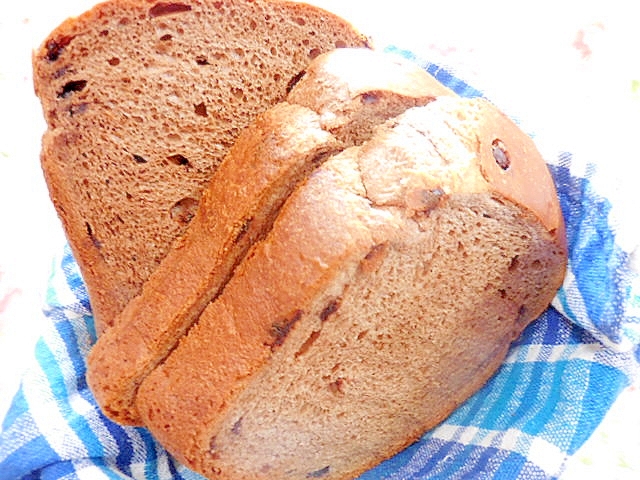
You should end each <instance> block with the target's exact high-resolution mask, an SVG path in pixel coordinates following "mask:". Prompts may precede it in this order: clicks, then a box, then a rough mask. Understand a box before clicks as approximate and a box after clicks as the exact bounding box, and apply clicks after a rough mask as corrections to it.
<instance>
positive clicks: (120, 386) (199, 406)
mask: <svg viewBox="0 0 640 480" xmlns="http://www.w3.org/2000/svg"><path fill="white" fill-rule="evenodd" d="M305 71H306V73H305V74H304V75H302V76H300V78H298V79H297V83H296V84H295V85H292V88H291V91H290V93H289V94H288V96H287V98H286V101H285V102H283V103H281V104H278V105H276V106H274V107H273V108H272V109H269V110H267V111H266V112H264V113H262V114H260V115H258V116H257V117H256V119H255V121H254V122H253V123H252V124H251V125H250V126H248V127H247V129H245V130H244V131H243V133H242V134H241V135H240V136H239V138H238V140H237V142H236V144H235V145H234V146H233V148H232V149H231V150H230V153H229V155H227V157H226V158H225V160H224V161H223V163H222V164H221V166H220V167H219V168H218V170H217V171H216V173H215V174H214V175H213V178H212V181H211V183H210V184H209V186H208V188H207V190H206V191H205V193H204V194H203V197H202V201H201V202H200V205H199V208H198V210H197V212H196V214H195V217H194V219H193V221H192V222H191V224H190V225H189V227H188V228H187V229H186V232H185V234H184V236H183V237H181V238H180V239H179V240H178V241H177V242H176V243H175V244H174V246H173V248H172V249H171V250H170V252H169V254H168V255H167V256H166V258H165V259H164V260H163V261H162V262H161V264H160V266H159V267H158V269H157V270H156V271H155V272H154V274H153V275H151V276H150V277H149V280H148V282H147V283H146V284H145V286H144V288H143V289H142V292H141V294H140V295H139V296H138V297H136V298H135V299H134V300H133V301H131V302H130V303H129V304H128V305H127V307H126V308H125V309H124V311H123V312H122V314H121V315H120V316H118V317H117V319H116V322H115V326H114V327H113V328H112V329H110V330H109V331H107V332H106V333H105V334H104V335H103V336H102V337H101V338H100V339H99V341H98V343H97V344H96V346H95V347H94V350H93V351H92V353H91V356H90V359H89V371H88V380H89V384H90V386H91V388H92V390H93V391H94V393H95V395H96V398H97V399H98V401H99V403H100V404H101V406H102V408H103V409H104V411H105V413H107V414H108V415H110V416H112V418H114V419H116V420H117V421H120V422H122V423H134V424H142V425H145V426H146V427H148V428H149V429H150V430H151V432H152V433H153V435H154V436H155V438H157V439H158V440H159V441H160V442H161V443H162V444H163V445H164V446H165V447H166V448H167V449H168V450H169V451H170V452H171V453H172V454H173V455H175V456H176V457H177V458H178V459H179V460H180V461H181V462H183V463H184V464H185V465H187V466H189V467H190V468H192V469H194V470H195V471H198V472H200V473H202V474H203V475H205V476H207V477H208V478H227V479H232V480H240V479H273V478H277V479H288V478H290V479H305V478H323V479H348V478H353V477H355V476H357V475H358V474H360V473H361V472H363V471H365V470H366V469H368V468H371V467H373V466H374V465H376V464H377V463H379V462H380V461H382V460H384V459H386V458H389V457H390V456H392V455H393V454H395V453H397V452H398V451H400V450H401V449H403V448H405V447H406V446H408V445H409V444H410V443H411V442H413V441H415V440H416V439H417V438H418V437H419V436H420V435H421V434H422V433H424V432H425V431H426V430H428V429H430V428H432V427H434V426H435V425H437V424H438V423H439V422H441V421H442V420H443V419H444V418H446V417H447V416H448V415H449V414H450V413H451V412H452V411H453V410H454V409H455V408H456V407H457V406H458V405H459V404H460V403H462V402H463V401H464V400H465V399H467V398H468V397H469V396H470V395H472V394H473V393H474V392H475V391H477V390H478V389H479V388H480V387H481V386H482V385H483V384H484V383H485V382H486V380H487V379H488V378H489V377H490V376H491V375H492V374H493V373H494V372H495V371H496V369H497V368H498V367H499V365H500V363H501V362H502V360H503V359H504V357H505V355H506V352H507V350H508V348H509V345H510V343H511V342H512V341H513V340H514V339H515V338H516V337H517V336H519V335H520V333H521V332H522V330H523V329H524V328H525V327H526V326H527V325H528V324H529V323H530V322H531V321H532V320H533V319H535V318H536V317H537V316H538V315H539V314H540V313H541V312H542V311H543V310H544V309H545V308H546V307H547V306H548V304H549V302H550V301H551V299H552V298H553V296H554V295H555V292H556V291H557V289H558V287H559V286H560V284H561V282H562V279H563V276H564V271H565V266H566V241H565V232H564V223H563V219H562V214H561V210H560V207H559V203H558V200H557V196H556V192H555V187H554V184H553V181H552V179H551V176H550V174H549V172H548V170H547V167H546V165H545V163H544V161H543V159H542V158H541V156H540V155H539V153H538V152H537V150H536V148H535V145H534V144H533V142H532V140H531V139H530V138H529V137H528V136H527V135H525V134H524V133H523V132H522V131H520V130H519V128H518V127H517V126H516V125H515V124H514V123H513V122H512V121H511V120H510V119H508V118H507V117H506V116H505V115H504V114H502V113H501V112H500V111H498V110H497V109H496V108H495V107H494V106H493V105H492V104H490V103H489V102H487V101H485V100H483V99H473V100H470V99H461V98H459V97H457V96H455V95H454V94H452V93H451V92H450V91H449V90H447V89H445V88H443V87H442V86H440V85H438V84H437V83H435V82H434V81H433V79H431V78H430V77H428V75H426V73H424V72H422V71H421V70H419V69H417V68H415V67H413V68H412V67H411V66H410V65H408V64H407V63H405V62H403V61H401V60H399V59H397V58H396V57H393V56H390V55H384V54H380V53H377V52H372V51H369V50H365V49H340V50H335V51H333V52H331V53H327V54H322V55H320V56H319V57H317V58H316V59H315V60H313V61H312V63H311V64H310V65H309V66H308V67H307V68H306V70H305Z"/></svg>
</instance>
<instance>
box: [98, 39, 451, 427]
mask: <svg viewBox="0 0 640 480" xmlns="http://www.w3.org/2000/svg"><path fill="white" fill-rule="evenodd" d="M442 95H453V93H452V92H451V91H450V90H448V89H446V88H445V87H444V86H442V85H441V84H440V83H438V82H437V81H436V80H435V79H434V78H433V77H431V76H430V75H428V74H427V73H426V72H425V71H424V70H422V69H420V68H419V67H418V66H416V65H414V64H412V63H409V62H408V61H402V60H401V59H397V58H395V57H391V56H388V55H384V54H382V53H376V52H373V51H371V50H365V49H360V50H355V49H341V50H339V51H336V52H334V53H333V54H332V55H325V56H321V57H319V58H318V59H317V60H316V61H315V62H314V63H313V64H312V65H311V66H310V67H309V68H308V70H307V71H306V73H305V75H304V76H303V77H302V79H301V80H300V81H299V83H298V84H297V85H296V86H295V87H294V88H293V89H292V91H291V93H290V94H289V95H288V97H287V102H283V103H282V104H280V105H277V106H276V107H275V108H273V109H271V110H269V111H267V112H266V113H265V114H263V115H259V116H258V118H257V120H256V121H255V122H254V123H253V124H252V125H250V126H249V127H248V128H247V129H246V130H245V131H244V132H243V133H242V134H241V135H240V136H239V138H238V140H237V142H236V144H235V145H234V146H233V147H232V149H231V151H230V153H229V155H228V157H227V159H226V160H225V161H224V162H223V163H222V164H221V165H220V167H219V168H218V170H217V171H216V173H215V174H214V176H213V179H212V182H211V185H210V187H209V188H208V189H207V190H206V191H205V192H204V194H203V196H202V199H201V202H200V209H199V211H198V212H197V213H196V215H195V217H194V219H193V220H192V222H191V225H190V227H189V228H188V229H187V231H186V232H185V234H184V235H183V236H182V237H181V238H180V239H179V241H177V242H176V244H175V245H174V248H173V249H171V250H170V252H169V254H168V255H167V257H166V258H165V259H164V260H163V261H162V262H161V264H160V266H159V267H158V268H157V269H156V270H155V271H154V272H153V273H152V274H151V276H150V277H149V279H148V280H147V282H146V283H145V284H144V286H143V290H142V294H141V295H139V296H138V297H136V298H134V299H133V300H132V301H131V302H129V304H128V305H127V306H126V307H125V309H124V311H123V312H122V313H121V314H120V315H119V316H118V317H116V319H115V324H114V326H113V327H112V328H110V329H109V330H108V331H107V332H105V333H104V334H103V335H102V336H101V337H100V338H99V340H98V342H97V344H96V345H95V346H94V348H93V350H92V352H91V356H90V358H89V371H88V380H89V384H90V385H91V387H92V390H93V392H94V395H95V396H96V398H97V399H98V401H99V403H100V404H101V406H102V408H103V410H104V411H105V412H108V414H109V416H110V417H111V418H113V419H114V420H116V421H118V422H120V423H125V424H140V418H139V415H138V413H137V412H136V409H135V394H136V390H137V388H138V386H139V384H140V383H141V381H142V380H143V379H144V377H145V375H146V374H148V373H149V372H150V371H151V370H152V369H153V368H154V367H155V366H156V365H158V364H159V363H160V362H162V361H163V360H164V359H165V357H166V356H167V355H168V354H169V352H170V351H171V350H172V349H173V348H175V345H176V343H177V342H178V340H179V339H180V338H181V337H182V335H183V334H184V333H186V331H187V329H188V328H189V327H191V325H192V324H193V322H194V321H195V320H196V319H197V318H198V316H199V315H200V313H201V312H202V310H203V309H204V308H205V307H206V305H207V304H208V303H209V302H210V301H211V300H212V299H213V298H214V297H216V296H217V295H218V294H219V293H220V290H221V289H222V287H224V285H225V284H226V282H227V281H228V280H229V278H230V277H231V276H232V271H233V268H235V267H236V266H237V265H238V264H239V263H240V261H241V260H242V258H243V257H244V256H245V254H246V252H247V251H248V249H249V248H250V247H251V246H252V245H253V244H254V243H255V242H256V241H257V240H259V239H261V238H263V237H264V236H265V234H266V232H268V231H269V229H270V228H271V225H272V223H273V221H274V219H275V217H276V216H277V213H278V210H279V208H280V207H281V206H282V204H283V203H284V201H285V200H286V199H287V198H288V196H289V195H290V194H291V193H292V192H293V190H294V189H295V188H296V186H297V185H298V184H299V183H301V182H302V181H303V180H304V179H305V178H306V177H307V176H308V175H309V174H310V173H311V172H312V171H313V170H314V169H315V168H316V167H318V166H319V165H320V164H321V163H322V162H323V161H324V160H325V159H326V158H328V157H329V156H330V155H331V154H333V153H337V152H339V151H340V150H343V149H344V148H347V147H349V146H352V145H356V144H358V143H361V142H362V140H363V138H364V137H367V136H370V135H371V132H372V128H373V127H374V126H375V125H377V124H380V123H383V122H384V121H385V120H386V119H388V118H392V117H394V116H395V115H397V114H398V113H401V112H402V111H404V110H406V109H408V108H411V107H413V106H417V105H425V104H427V103H428V102H430V101H432V100H434V99H435V98H436V97H438V96H442ZM132 332H136V333H135V334H132Z"/></svg>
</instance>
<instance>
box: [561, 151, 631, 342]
mask: <svg viewBox="0 0 640 480" xmlns="http://www.w3.org/2000/svg"><path fill="white" fill-rule="evenodd" d="M561 163H562V164H564V165H562V164H561V165H559V166H554V165H551V166H549V168H550V171H551V173H552V176H553V178H554V180H555V183H556V187H557V190H558V196H559V199H560V204H561V207H562V211H563V215H564V218H565V223H566V227H567V243H568V247H569V269H570V272H571V274H572V275H573V276H574V277H575V279H576V288H575V289H572V290H567V289H566V288H563V289H562V290H561V291H560V293H559V298H560V301H561V304H562V307H563V310H564V312H563V313H564V314H565V315H568V316H569V317H570V318H571V320H572V321H574V322H575V323H577V324H578V325H580V326H582V327H583V328H585V329H586V330H588V331H590V332H591V333H594V334H597V335H600V334H601V335H604V336H606V337H607V338H608V339H609V340H610V341H612V342H614V343H621V342H622V341H623V339H624V336H625V335H626V334H631V335H633V337H631V338H629V339H628V340H629V341H630V342H632V343H633V344H638V343H640V336H638V335H639V334H638V332H639V331H640V318H639V317H637V316H633V317H632V316H629V315H628V314H627V311H626V306H627V305H629V304H630V303H631V302H634V301H635V302H637V301H638V299H637V298H636V299H634V298H630V295H631V282H632V281H634V280H636V279H637V278H638V275H637V273H634V272H633V271H632V270H631V269H630V268H629V254H628V253H626V252H624V251H623V250H622V249H621V248H620V247H618V246H617V245H616V243H615V235H614V232H613V231H612V229H611V227H610V225H609V213H610V212H611V208H612V206H611V204H610V202H609V201H608V200H606V199H604V198H602V197H601V196H599V195H598V194H597V193H596V192H595V190H594V188H593V186H592V185H591V182H590V181H589V180H587V179H585V178H578V177H575V176H573V175H571V172H570V169H569V168H568V167H567V166H566V165H568V164H570V163H571V155H570V154H567V153H565V154H563V155H562V158H561ZM576 297H579V305H584V311H583V312H582V311H577V310H574V309H572V308H571V304H572V301H573V303H575V301H576ZM625 324H634V325H635V326H636V329H635V330H633V332H635V333H632V331H630V330H629V329H627V328H625Z"/></svg>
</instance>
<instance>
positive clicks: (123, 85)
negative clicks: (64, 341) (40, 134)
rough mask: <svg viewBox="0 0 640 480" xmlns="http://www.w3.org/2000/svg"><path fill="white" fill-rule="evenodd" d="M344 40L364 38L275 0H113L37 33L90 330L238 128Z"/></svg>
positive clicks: (180, 219) (50, 167) (172, 230)
mask: <svg viewBox="0 0 640 480" xmlns="http://www.w3.org/2000/svg"><path fill="white" fill-rule="evenodd" d="M346 46H355V47H366V46H367V41H366V40H365V39H364V38H363V37H362V36H361V35H360V34H359V33H358V32H356V31H355V30H354V28H353V27H351V26H350V25H349V24H347V23H346V22H345V21H343V20H342V19H340V18H338V17H336V16H335V15H332V14H330V13H327V12H325V11H323V10H321V9H318V8H315V7H312V6H309V5H306V4H303V3H297V2H285V1H275V0H274V1H268V0H254V1H243V0H221V1H213V0H202V1H197V0H179V1H175V2H173V1H170V2H160V1H158V2H153V1H145V2H143V1H133V0H111V1H109V2H106V3H102V4H100V5H98V6H96V7H95V8H94V9H93V10H91V11H89V12H87V13H85V14H84V15H82V16H80V17H78V18H73V19H69V20H68V21H66V22H64V23H63V24H62V25H61V26H60V27H59V28H57V29H56V30H55V31H54V32H52V33H51V35H50V36H49V37H48V38H47V39H46V40H45V41H44V42H43V44H42V46H41V47H40V48H39V49H38V50H37V51H36V52H35V53H34V56H33V69H34V84H35V91H36V93H37V95H38V96H39V98H40V100H41V102H42V107H43V112H44V115H45V118H46V121H47V124H48V130H47V132H46V133H45V135H44V138H43V149H42V167H43V170H44V174H45V178H46V181H47V184H48V186H49V190H50V194H51V198H52V201H53V203H54V205H55V207H56V209H57V212H58V214H59V216H60V218H61V220H62V223H63V226H64V229H65V232H66V234H67V237H68V239H69V243H70V245H71V248H72V250H73V253H74V256H75V258H76V259H77V261H78V263H79V266H80V269H81V271H82V275H83V278H84V280H85V283H86V285H87V288H88V291H89V295H90V299H91V305H92V309H93V313H94V316H95V320H96V325H97V330H98V332H102V331H103V330H104V328H105V327H106V326H108V325H110V324H111V323H112V322H113V319H114V318H115V316H116V315H117V314H118V313H120V312H121V311H122V309H123V308H124V306H125V305H126V304H127V302H128V301H129V300H130V299H131V298H133V297H134V296H135V295H137V294H139V293H140V288H141V286H142V283H143V282H144V281H145V280H146V279H147V278H148V277H149V275H150V274H151V272H153V270H155V268H156V267H157V265H158V264H159V262H160V261H161V260H162V259H163V258H164V257H165V255H166V254H167V252H168V250H169V247H170V245H171V243H172V242H173V240H174V239H175V238H177V237H178V236H180V235H181V234H182V233H183V232H184V231H185V229H186V227H187V225H188V224H189V221H190V220H191V218H192V217H193V215H194V214H195V211H196V210H197V206H198V203H199V201H200V196H201V192H202V190H203V189H204V187H205V185H206V184H207V183H208V181H209V179H210V178H211V175H212V174H213V172H214V171H215V170H216V168H217V167H218V165H219V163H220V162H221V161H222V159H223V158H224V157H225V155H226V154H227V152H228V150H229V148H230V146H231V145H232V144H233V143H234V141H235V140H236V137H237V135H238V133H239V132H240V131H241V130H242V129H243V128H244V127H245V126H247V125H248V124H249V123H250V122H251V121H252V120H253V119H254V118H255V117H256V115H258V114H259V113H261V112H263V111H264V110H266V109H267V108H268V107H270V106H272V105H273V104H275V103H277V102H279V101H281V100H283V99H284V97H285V96H286V93H287V88H288V85H289V83H290V82H291V81H292V79H294V78H295V77H296V76H297V75H298V73H299V72H300V71H301V70H303V69H304V68H305V67H306V66H307V64H308V63H309V61H310V60H311V59H312V58H315V57H316V56H318V55H319V54H321V53H323V52H326V51H329V50H333V49H335V48H336V47H346Z"/></svg>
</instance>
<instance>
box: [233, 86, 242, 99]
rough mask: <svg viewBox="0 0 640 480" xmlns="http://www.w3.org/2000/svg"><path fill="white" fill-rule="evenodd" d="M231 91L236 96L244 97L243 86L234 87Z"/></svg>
mask: <svg viewBox="0 0 640 480" xmlns="http://www.w3.org/2000/svg"><path fill="white" fill-rule="evenodd" d="M231 93H232V94H233V96H234V97H236V98H238V99H241V98H243V97H244V90H242V89H241V88H237V87H232V88H231Z"/></svg>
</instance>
